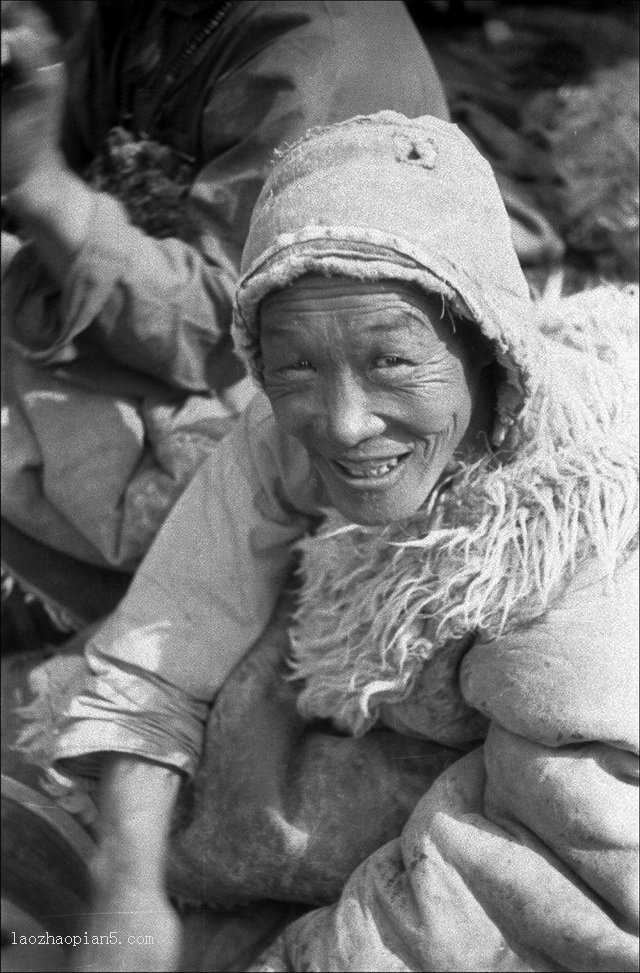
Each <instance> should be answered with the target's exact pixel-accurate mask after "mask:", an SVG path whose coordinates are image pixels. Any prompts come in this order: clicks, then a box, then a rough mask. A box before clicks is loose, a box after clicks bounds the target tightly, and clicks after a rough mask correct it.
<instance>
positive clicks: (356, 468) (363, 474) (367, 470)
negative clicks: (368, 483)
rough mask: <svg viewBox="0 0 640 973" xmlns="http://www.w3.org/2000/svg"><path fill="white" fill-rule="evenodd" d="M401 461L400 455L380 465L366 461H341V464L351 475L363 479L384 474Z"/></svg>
mask: <svg viewBox="0 0 640 973" xmlns="http://www.w3.org/2000/svg"><path fill="white" fill-rule="evenodd" d="M399 462H400V457H399V456H394V458H393V459H390V460H387V462H386V463H381V464H380V465H379V466H373V465H372V464H364V463H354V464H351V463H342V462H341V463H340V464H339V465H340V466H341V467H342V468H343V469H344V470H346V471H347V473H349V475H350V476H355V477H357V478H359V479H361V480H364V479H367V478H369V477H377V476H384V475H385V473H388V472H389V471H390V470H392V469H393V468H394V467H395V466H397V465H398V463H399Z"/></svg>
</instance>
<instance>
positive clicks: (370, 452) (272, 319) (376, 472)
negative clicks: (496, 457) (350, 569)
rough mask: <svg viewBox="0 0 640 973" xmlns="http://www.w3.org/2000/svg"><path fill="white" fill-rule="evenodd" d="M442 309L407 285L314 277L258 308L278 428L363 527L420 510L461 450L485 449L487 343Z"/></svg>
mask: <svg viewBox="0 0 640 973" xmlns="http://www.w3.org/2000/svg"><path fill="white" fill-rule="evenodd" d="M441 307H442V305H441V301H440V299H439V298H437V297H436V296H435V295H434V296H433V297H431V296H429V295H426V294H425V295H423V294H421V293H420V292H418V291H417V290H415V289H414V288H411V287H409V286H406V287H405V286H404V285H402V284H397V283H386V282H376V283H360V282H358V281H352V280H349V279H347V278H339V277H334V278H324V277H311V276H308V277H303V278H301V279H300V280H298V281H296V283H295V284H294V285H293V286H291V287H290V288H288V289H286V290H283V291H278V292H275V293H273V294H271V295H269V297H267V298H266V299H265V300H264V301H263V303H262V305H261V309H260V322H261V329H260V345H261V352H262V359H263V365H264V381H265V390H266V393H267V395H268V397H269V400H270V402H271V406H272V408H273V411H274V414H275V417H276V420H277V421H278V423H279V424H280V425H281V426H282V427H283V428H284V429H285V430H286V431H287V432H288V433H289V434H290V435H292V436H295V438H296V439H298V440H300V442H301V443H302V444H303V445H304V446H305V448H306V450H307V452H308V453H309V456H310V458H311V461H312V464H313V466H314V468H315V470H316V471H317V473H318V474H319V476H320V477H321V479H322V481H323V483H324V486H325V488H326V490H327V492H328V494H329V496H330V498H331V501H332V502H333V504H334V505H335V506H336V507H337V508H338V510H339V511H340V512H341V513H342V514H343V515H344V516H345V517H347V518H348V519H349V520H352V521H355V522H356V523H360V524H369V525H374V524H379V525H381V524H387V523H391V522H393V521H398V520H403V519H405V518H406V517H409V516H411V515H412V514H414V513H415V512H416V511H417V510H418V509H419V508H420V507H421V506H422V505H423V503H424V502H425V500H426V499H427V497H428V496H429V494H430V492H431V491H432V489H433V487H434V486H435V485H436V483H437V481H438V479H439V477H440V476H441V474H442V472H443V470H444V468H445V466H446V465H447V464H448V462H449V461H450V460H451V458H452V457H453V456H454V454H457V453H458V452H460V451H463V450H466V449H469V448H471V449H475V450H476V451H477V449H478V448H479V447H480V440H479V438H478V437H479V433H480V432H481V431H484V430H485V429H486V431H488V428H489V425H490V422H491V411H492V395H491V388H490V386H489V384H488V382H487V380H486V379H484V378H483V365H484V364H486V359H483V358H482V357H481V356H480V355H479V353H478V348H479V347H481V345H479V344H478V343H472V344H470V345H469V344H467V343H465V342H464V341H463V340H462V338H461V336H460V335H456V334H455V333H454V329H453V326H452V324H451V322H450V321H449V320H447V319H442V318H441ZM463 330H464V329H463Z"/></svg>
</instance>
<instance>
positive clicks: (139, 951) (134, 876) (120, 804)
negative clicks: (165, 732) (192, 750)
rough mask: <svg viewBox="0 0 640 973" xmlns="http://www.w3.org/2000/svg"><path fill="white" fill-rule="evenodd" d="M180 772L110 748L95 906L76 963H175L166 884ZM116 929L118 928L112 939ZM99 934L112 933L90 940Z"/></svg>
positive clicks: (160, 966) (144, 966)
mask: <svg viewBox="0 0 640 973" xmlns="http://www.w3.org/2000/svg"><path fill="white" fill-rule="evenodd" d="M179 786H180V776H179V775H178V774H177V773H176V772H175V771H174V770H172V769H170V768H168V767H163V766H161V765H159V764H153V763H150V762H148V761H146V760H140V759H139V758H137V757H131V756H127V755H121V754H105V756H104V759H103V764H102V776H101V783H100V797H99V814H100V816H99V824H100V834H99V845H98V851H97V854H96V857H95V859H94V861H93V862H92V865H91V871H92V876H93V903H92V905H93V913H92V916H91V919H90V922H89V924H88V926H89V928H88V929H87V933H88V935H87V936H86V937H85V942H86V943H87V944H86V945H85V946H83V949H82V952H81V953H80V954H79V955H78V957H77V960H76V962H75V963H74V968H75V969H77V970H94V969H95V970H106V971H109V970H114V971H115V970H124V969H126V970H173V969H175V968H176V964H177V961H178V956H179V950H180V926H179V920H178V917H177V915H176V913H175V911H174V909H173V907H172V905H171V903H170V901H169V899H168V896H167V894H166V891H165V866H166V854H167V845H168V839H169V831H170V825H171V818H172V812H173V807H174V805H175V801H176V797H177V794H178V789H179ZM111 933H115V936H114V937H113V942H112V938H111V935H110V934H111ZM94 936H98V937H105V936H106V937H107V940H106V942H108V943H109V945H104V943H105V939H104V938H101V939H99V940H98V941H99V942H100V943H101V945H100V946H91V945H88V943H91V942H92V939H93V937H94Z"/></svg>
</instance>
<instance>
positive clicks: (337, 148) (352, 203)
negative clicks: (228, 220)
mask: <svg viewBox="0 0 640 973" xmlns="http://www.w3.org/2000/svg"><path fill="white" fill-rule="evenodd" d="M309 273H314V274H326V275H344V276H348V277H351V278H355V279H359V280H398V281H403V282H405V283H406V282H413V283H414V284H416V285H418V286H419V287H421V288H424V290H425V291H427V292H430V293H436V294H440V295H441V296H442V298H443V299H444V300H445V301H446V302H447V303H448V304H449V305H450V306H451V308H452V309H453V310H454V311H456V312H457V313H459V314H461V315H463V316H464V317H465V318H468V319H470V320H471V321H473V322H476V323H477V324H478V325H479V326H480V328H481V330H482V331H483V333H484V334H485V335H486V336H487V337H488V338H489V339H490V340H491V341H492V342H493V343H494V347H495V349H496V356H497V358H498V361H499V362H500V363H501V364H502V365H503V366H504V369H505V374H506V376H507V381H506V383H505V385H504V387H503V388H502V389H501V390H500V392H499V396H498V415H499V416H500V420H499V422H498V425H499V426H501V429H502V431H501V432H500V431H498V433H497V436H494V438H497V440H498V441H500V440H502V439H503V438H504V434H505V432H506V428H507V427H508V426H509V425H510V424H511V423H512V422H513V421H514V419H515V418H516V416H517V415H518V413H519V412H520V410H521V408H522V406H523V404H524V401H525V400H526V398H527V397H528V395H529V394H530V391H531V388H532V386H533V384H534V381H533V372H534V371H535V368H536V349H535V347H534V346H535V340H534V334H533V332H535V331H536V328H535V325H534V316H535V309H534V306H533V303H532V301H531V299H530V295H529V288H528V285H527V282H526V280H525V278H524V276H523V274H522V271H521V269H520V266H519V264H518V260H517V257H516V254H515V251H514V248H513V244H512V241H511V233H510V225H509V219H508V216H507V213H506V211H505V208H504V205H503V202H502V198H501V196H500V192H499V190H498V186H497V184H496V181H495V178H494V176H493V173H492V171H491V168H490V166H489V164H488V163H487V162H486V161H485V160H484V159H483V157H482V156H481V155H480V153H479V152H478V151H477V150H476V149H475V148H474V146H473V145H472V143H471V142H470V141H469V139H468V138H466V136H465V135H463V134H462V132H461V131H460V130H459V129H458V128H457V126H455V125H451V124H449V123H447V122H443V121H441V120H440V119H437V118H433V117H431V116H424V117H423V118H417V119H408V118H405V117H404V116H403V115H400V114H397V113H395V112H389V111H385V112H379V113H378V114H375V115H368V116H360V117H357V118H352V119H350V120H348V121H346V122H342V123H339V124H337V125H333V126H331V127H328V128H319V129H314V130H312V131H311V132H309V133H308V134H307V135H306V136H305V137H304V138H302V139H300V141H298V142H297V143H295V144H294V145H292V146H291V147H289V148H288V149H287V150H286V151H285V152H284V153H283V154H282V155H281V158H280V159H279V161H278V162H277V164H276V165H275V167H274V168H273V170H272V172H271V174H270V175H269V177H268V179H267V181H266V183H265V185H264V188H263V190H262V193H261V194H260V197H259V199H258V201H257V204H256V207H255V210H254V214H253V218H252V221H251V226H250V229H249V235H248V238H247V241H246V245H245V248H244V253H243V258H242V277H241V281H240V284H239V287H238V290H237V294H236V304H235V312H234V329H235V337H236V341H237V345H238V347H239V349H240V350H244V353H245V355H246V357H247V359H248V361H249V365H250V367H251V368H252V371H253V373H254V375H255V376H256V377H257V379H258V381H261V360H260V347H259V305H260V302H261V301H262V299H263V298H264V297H265V296H266V295H267V294H268V293H270V292H272V291H275V290H279V289H281V288H283V287H286V286H287V285H288V284H290V283H291V282H293V281H294V280H296V278H298V277H301V276H302V275H304V274H309ZM523 331H527V332H528V333H527V334H526V335H523Z"/></svg>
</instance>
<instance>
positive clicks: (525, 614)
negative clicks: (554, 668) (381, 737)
mask: <svg viewBox="0 0 640 973" xmlns="http://www.w3.org/2000/svg"><path fill="white" fill-rule="evenodd" d="M636 303H637V299H636V297H635V296H634V294H633V293H630V292H621V291H619V290H617V289H615V288H613V287H607V288H598V289H597V290H595V291H592V292H589V293H588V294H583V295H576V296H575V297H573V298H570V299H568V300H565V301H562V302H559V303H558V304H557V305H556V306H554V307H551V308H546V309H545V315H544V317H545V320H546V325H545V331H546V332H547V334H548V335H549V336H550V337H549V338H548V343H549V345H550V354H549V356H548V360H547V364H546V368H545V371H544V374H543V375H542V378H541V381H540V383H539V385H538V387H537V388H536V389H534V391H533V394H532V395H531V397H530V399H529V401H528V403H527V405H526V407H525V409H524V411H523V412H522V413H521V415H520V418H519V421H518V424H517V428H516V430H515V432H516V435H517V441H515V442H514V449H513V454H512V455H511V456H509V457H506V458H505V457H502V458H499V457H495V456H487V457H486V458H484V459H482V460H480V461H479V462H477V463H475V464H474V465H472V466H469V465H462V464H461V465H458V466H452V467H451V468H450V469H448V470H447V474H446V479H445V481H444V482H443V483H441V485H440V488H439V489H438V491H437V492H434V493H433V494H432V495H431V497H430V498H429V501H428V503H427V505H426V506H425V508H423V509H422V510H421V511H420V512H419V514H418V515H416V516H415V517H413V518H412V519H411V520H409V521H407V522H404V523H402V524H399V525H393V526H390V527H387V528H384V529H382V530H381V529H380V528H364V527H360V526H356V525H353V524H346V523H341V522H340V521H339V519H338V518H337V517H336V516H335V514H329V515H327V518H326V521H325V524H324V528H323V529H322V530H321V532H320V533H319V534H318V535H316V536H315V537H312V538H307V539H305V540H304V541H302V542H301V544H300V545H299V548H300V553H301V566H300V572H301V574H302V579H303V583H302V586H301V592H300V597H299V603H298V607H297V611H296V614H295V617H294V620H293V625H292V637H291V645H292V653H291V670H292V671H291V675H292V678H294V679H301V680H303V688H302V692H301V695H300V697H299V709H300V711H301V713H302V714H303V715H304V716H305V717H307V718H321V719H331V720H333V722H334V723H335V724H336V725H337V726H338V727H339V728H340V729H342V730H344V731H347V732H349V733H352V734H355V735H360V734H362V733H364V732H366V731H367V730H368V729H369V728H370V727H371V726H372V725H373V724H374V723H375V722H376V720H377V718H378V715H379V711H380V707H381V706H382V705H383V704H387V705H388V704H390V703H395V702H399V701H401V700H403V699H406V698H407V697H408V696H409V694H410V693H411V691H412V689H413V687H414V685H415V682H416V679H417V677H418V675H419V674H420V672H421V670H422V669H423V667H424V665H425V663H426V662H427V661H429V660H430V659H432V658H433V657H434V655H435V653H436V652H439V651H444V650H446V646H447V645H448V644H450V643H451V642H452V641H456V640H459V639H461V638H463V637H465V636H468V635H469V634H470V633H473V634H474V635H476V636H477V637H479V638H482V639H483V640H487V641H489V640H491V639H495V638H497V637H499V636H500V635H502V634H503V633H505V632H508V631H509V630H512V629H514V628H516V627H518V626H520V625H522V624H524V623H526V622H530V621H532V620H534V619H535V618H538V617H540V616H541V615H543V614H544V612H545V611H546V610H547V609H548V608H549V607H550V606H551V605H552V604H553V602H554V600H555V599H557V598H558V597H559V596H560V595H561V593H562V591H563V589H564V587H565V586H566V584H567V582H568V580H569V579H570V578H571V576H572V575H573V574H574V573H575V572H576V570H577V568H578V567H579V566H580V565H581V564H583V563H584V562H586V561H588V560H592V559H597V561H598V562H599V563H600V565H601V567H602V573H603V575H604V576H606V577H608V578H612V577H613V574H614V572H615V569H616V565H617V564H618V563H619V562H620V561H621V560H622V559H624V558H625V557H626V556H627V555H628V554H629V553H630V551H631V550H632V549H633V548H634V547H635V546H636V544H637V511H638V475H637V473H638V455H637V454H638V446H637V434H636V428H637V379H636V367H635V361H636V360H637V321H636V320H635V315H636V313H637V312H636Z"/></svg>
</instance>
